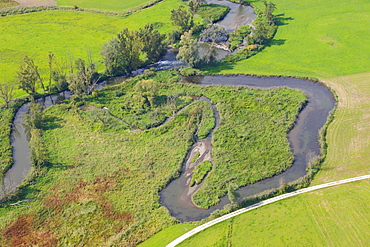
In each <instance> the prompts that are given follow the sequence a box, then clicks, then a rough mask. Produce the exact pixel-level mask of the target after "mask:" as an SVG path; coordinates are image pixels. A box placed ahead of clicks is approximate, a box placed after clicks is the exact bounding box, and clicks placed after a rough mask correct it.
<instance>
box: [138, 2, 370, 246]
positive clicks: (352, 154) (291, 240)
mask: <svg viewBox="0 0 370 247" xmlns="http://www.w3.org/2000/svg"><path fill="white" fill-rule="evenodd" d="M274 3H276V6H277V7H278V8H277V11H276V12H277V17H278V23H279V25H280V26H279V29H278V32H277V34H276V36H275V37H274V39H273V40H272V42H271V44H270V47H269V48H268V49H265V50H264V51H262V52H261V53H260V54H258V56H254V57H252V58H250V59H248V60H245V61H240V62H236V63H222V64H221V65H220V66H218V67H214V68H209V70H208V71H210V72H212V73H245V72H248V73H255V74H266V75H269V74H279V75H280V74H284V75H296V76H317V77H320V78H327V79H326V80H325V83H326V84H327V85H329V86H330V87H331V88H332V89H333V90H335V92H336V93H337V95H338V97H339V98H338V100H339V104H338V108H337V110H336V112H335V119H334V121H333V122H332V123H331V124H330V125H329V127H328V130H327V136H326V141H327V143H328V149H327V156H326V158H325V161H324V162H323V163H322V165H321V168H322V169H320V171H319V173H318V174H317V175H316V177H315V179H314V180H313V184H315V185H317V184H321V183H324V182H330V181H335V180H338V179H344V178H349V177H354V176H360V175H364V174H369V172H370V171H369V167H368V165H367V164H368V163H369V161H370V155H369V154H370V150H369V145H367V144H365V143H366V142H367V138H364V136H368V135H369V130H370V128H369V123H370V122H369V121H368V120H367V119H368V118H369V114H368V108H369V99H370V91H369V86H368V82H369V73H368V71H369V67H368V62H367V61H368V57H369V55H370V54H369V52H370V50H369V49H368V47H369V45H370V44H369V40H368V39H364V37H366V36H367V35H368V33H369V32H370V29H369V27H370V25H369V19H368V18H367V16H368V14H367V13H368V12H369V11H370V5H369V3H368V2H367V1H362V0H360V1H355V2H351V3H349V2H348V1H331V0H320V1H316V2H315V3H314V4H313V2H302V1H296V0H289V1H281V0H275V1H274ZM252 4H253V5H257V6H259V3H258V2H253V3H252ZM261 6H262V5H261ZM353 40H361V42H353ZM349 57H352V58H355V59H348V58H349ZM323 58H325V59H323ZM361 72H367V73H362V74H357V73H361ZM340 75H347V76H343V77H337V76H340ZM333 77H334V78H333ZM369 189H370V186H369V183H368V182H367V181H363V182H356V183H353V184H347V185H345V186H339V187H335V188H330V189H325V190H320V191H317V192H312V193H309V194H306V195H300V196H299V197H296V198H290V199H288V200H286V201H281V202H278V203H274V204H271V205H269V206H266V207H262V208H260V209H257V210H256V211H252V212H249V213H245V214H244V215H241V216H238V217H236V218H234V219H233V220H229V221H225V222H224V223H221V224H218V225H216V226H214V227H212V228H209V229H207V230H206V231H204V232H202V233H200V234H198V235H196V236H194V237H193V238H192V239H189V240H188V241H186V242H184V243H183V244H181V246H192V245H194V244H195V245H196V246H210V245H216V246H217V245H218V244H221V246H224V245H231V246H240V245H245V243H248V244H249V245H251V246H261V245H264V246H270V245H271V246H280V245H284V246H285V245H310V244H313V245H321V246H326V245H333V246H345V245H363V244H364V243H368V242H369V241H370V239H369V235H368V234H367V229H368V228H369V217H370V215H369V210H368V204H367V201H368V200H369V198H368V195H369V194H368V191H369ZM354 212H355V213H354ZM193 227H194V226H189V225H188V224H180V225H176V226H174V227H173V229H174V230H172V228H171V227H170V228H167V229H166V230H164V231H163V235H162V234H157V235H156V236H155V237H153V238H151V239H149V240H148V241H146V242H144V244H143V245H142V246H151V247H152V246H165V245H166V244H168V243H169V242H171V240H173V239H175V238H176V237H177V236H179V235H181V233H180V232H181V231H182V232H183V233H185V232H187V231H189V230H191V229H192V228H193ZM292 232H294V234H292ZM171 236H172V238H171ZM165 239H168V241H167V242H166V240H165ZM161 240H164V241H161ZM203 241H204V242H203Z"/></svg>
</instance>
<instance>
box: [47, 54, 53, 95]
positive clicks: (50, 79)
mask: <svg viewBox="0 0 370 247" xmlns="http://www.w3.org/2000/svg"><path fill="white" fill-rule="evenodd" d="M48 58H49V86H48V89H49V91H50V89H51V83H52V79H53V73H54V72H53V71H54V70H53V66H54V59H55V55H54V53H53V52H52V51H49V54H48Z"/></svg>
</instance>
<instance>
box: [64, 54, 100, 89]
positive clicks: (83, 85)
mask: <svg viewBox="0 0 370 247" xmlns="http://www.w3.org/2000/svg"><path fill="white" fill-rule="evenodd" d="M75 68H76V70H77V74H71V75H70V78H69V79H70V81H69V85H68V88H69V90H71V91H72V92H73V93H74V94H82V93H90V91H91V90H90V86H91V84H92V80H93V76H94V74H95V65H94V64H93V63H90V64H89V65H86V64H85V61H84V60H83V59H81V58H78V59H77V60H76V61H75Z"/></svg>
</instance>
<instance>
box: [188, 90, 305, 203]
mask: <svg viewBox="0 0 370 247" xmlns="http://www.w3.org/2000/svg"><path fill="white" fill-rule="evenodd" d="M204 95H205V96H207V97H209V98H211V99H212V103H213V104H216V106H217V109H218V111H219V114H220V126H219V127H218V128H217V129H216V130H215V132H214V134H213V141H212V146H213V149H212V155H213V162H214V167H215V169H213V170H212V171H211V172H210V173H209V175H208V176H207V178H206V179H205V182H204V184H203V186H202V187H201V188H200V189H199V190H198V191H197V192H196V193H195V194H194V195H193V201H194V202H195V203H196V204H197V205H198V206H201V207H205V208H207V207H209V206H212V205H215V204H217V202H218V201H219V198H220V197H222V196H223V195H225V194H226V193H227V188H228V184H229V183H230V182H232V183H235V184H236V185H237V187H242V186H244V185H247V184H251V183H254V182H256V181H259V180H261V179H263V178H267V177H271V176H273V175H275V174H278V173H281V172H282V171H284V170H285V169H286V168H288V167H289V166H291V164H292V162H293V156H292V154H291V153H290V145H289V142H288V140H287V138H286V136H287V132H288V131H289V130H290V128H291V126H292V125H293V123H294V121H295V119H296V116H297V114H298V111H299V109H300V108H301V107H302V104H303V102H304V101H305V99H306V96H305V95H304V94H303V93H302V92H300V91H295V90H291V89H286V88H285V89H284V88H283V89H268V90H261V89H250V88H245V87H234V88H233V87H230V88H228V87H221V88H220V89H218V90H213V91H211V90H207V91H206V90H204Z"/></svg>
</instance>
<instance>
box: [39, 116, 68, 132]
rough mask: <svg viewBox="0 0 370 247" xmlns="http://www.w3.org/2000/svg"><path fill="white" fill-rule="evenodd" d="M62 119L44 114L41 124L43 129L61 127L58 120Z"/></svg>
mask: <svg viewBox="0 0 370 247" xmlns="http://www.w3.org/2000/svg"><path fill="white" fill-rule="evenodd" d="M62 120H63V119H62V118H59V117H55V116H49V115H45V117H44V124H43V128H42V129H43V130H53V129H57V128H61V127H62V125H60V124H59V123H58V122H61V121H62Z"/></svg>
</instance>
